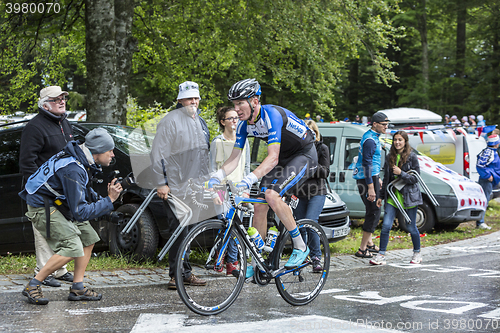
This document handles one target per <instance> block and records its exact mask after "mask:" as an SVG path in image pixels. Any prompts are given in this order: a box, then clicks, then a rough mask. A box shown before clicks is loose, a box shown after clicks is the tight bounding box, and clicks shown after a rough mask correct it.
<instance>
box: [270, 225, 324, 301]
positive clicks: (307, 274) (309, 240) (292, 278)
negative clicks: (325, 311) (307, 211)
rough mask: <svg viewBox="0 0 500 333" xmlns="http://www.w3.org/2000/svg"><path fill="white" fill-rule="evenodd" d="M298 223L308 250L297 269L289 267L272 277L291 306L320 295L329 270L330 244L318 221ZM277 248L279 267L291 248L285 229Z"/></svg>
mask: <svg viewBox="0 0 500 333" xmlns="http://www.w3.org/2000/svg"><path fill="white" fill-rule="evenodd" d="M297 225H298V227H299V230H300V233H301V235H302V238H303V239H304V242H305V243H306V245H307V246H308V247H309V249H310V250H311V252H310V254H309V256H308V257H307V259H306V260H305V261H304V263H303V264H302V265H301V266H299V268H297V269H294V270H292V271H290V270H288V271H287V273H285V274H283V275H281V276H278V277H276V279H275V280H276V287H277V288H278V292H279V293H280V295H281V297H283V299H284V300H285V301H287V302H288V303H289V304H291V305H306V304H309V303H310V302H312V301H313V300H314V299H315V298H316V297H317V296H318V295H319V293H320V292H321V290H322V289H323V286H324V285H325V283H326V279H327V277H328V271H329V269H330V246H329V243H328V239H327V238H326V235H325V233H324V231H323V229H322V228H321V226H320V225H319V224H318V223H316V222H314V221H312V220H300V221H298V222H297ZM305 235H307V236H305ZM315 244H316V245H315ZM318 245H319V246H318ZM277 250H278V252H277V255H278V259H279V267H283V266H285V264H286V262H287V261H288V259H289V257H290V254H291V253H292V250H293V245H292V241H291V237H290V234H289V233H288V231H285V234H284V235H283V239H282V240H281V241H280V243H279V246H278V249H277ZM316 259H318V260H316ZM318 264H319V265H321V268H319V267H318Z"/></svg>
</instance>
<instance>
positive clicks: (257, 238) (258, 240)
mask: <svg viewBox="0 0 500 333" xmlns="http://www.w3.org/2000/svg"><path fill="white" fill-rule="evenodd" d="M248 235H249V236H250V239H251V240H252V241H253V242H254V244H255V246H256V247H257V250H259V252H262V249H263V248H264V240H262V237H261V235H260V234H259V232H258V231H257V229H255V228H254V227H250V228H248Z"/></svg>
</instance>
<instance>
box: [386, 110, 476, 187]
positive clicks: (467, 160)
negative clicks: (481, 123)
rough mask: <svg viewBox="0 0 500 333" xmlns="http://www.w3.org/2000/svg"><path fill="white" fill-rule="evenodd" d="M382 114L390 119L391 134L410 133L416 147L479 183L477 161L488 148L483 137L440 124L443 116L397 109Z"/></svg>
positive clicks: (424, 111)
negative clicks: (401, 131) (482, 151)
mask: <svg viewBox="0 0 500 333" xmlns="http://www.w3.org/2000/svg"><path fill="white" fill-rule="evenodd" d="M380 111H381V112H383V113H384V114H385V115H386V116H387V118H389V121H390V125H389V126H390V127H389V128H388V130H387V131H388V132H389V133H394V132H396V131H397V130H400V129H402V130H404V131H406V132H407V133H408V134H409V138H410V145H411V146H412V147H413V148H415V149H417V150H418V151H420V152H421V153H423V154H425V155H427V156H429V157H430V158H432V159H433V160H434V161H436V162H438V163H441V164H443V165H445V166H446V167H448V168H450V169H451V170H453V171H455V172H457V173H459V174H461V175H463V176H465V177H467V178H470V179H472V180H474V181H478V180H479V174H478V172H477V170H476V162H477V155H478V154H479V153H480V152H481V150H483V149H484V148H486V140H485V139H484V138H483V137H478V136H477V135H475V134H468V133H467V131H466V130H464V129H463V128H461V127H448V126H446V127H445V126H444V125H443V124H440V123H441V121H442V117H441V116H440V115H438V114H437V113H434V112H432V111H429V110H424V109H415V108H396V109H387V110H380Z"/></svg>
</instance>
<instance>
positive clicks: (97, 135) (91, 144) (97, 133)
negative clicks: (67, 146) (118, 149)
mask: <svg viewBox="0 0 500 333" xmlns="http://www.w3.org/2000/svg"><path fill="white" fill-rule="evenodd" d="M85 146H86V147H87V148H88V149H89V150H90V152H91V153H92V154H103V153H105V152H107V151H110V150H112V149H114V148H115V142H114V141H113V138H112V137H111V135H109V133H108V131H106V130H105V129H104V128H101V127H98V128H94V129H93V130H92V131H90V132H88V133H87V135H85Z"/></svg>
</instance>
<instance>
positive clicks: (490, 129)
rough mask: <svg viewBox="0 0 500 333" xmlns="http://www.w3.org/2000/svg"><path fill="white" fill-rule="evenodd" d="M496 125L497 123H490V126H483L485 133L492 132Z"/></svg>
mask: <svg viewBox="0 0 500 333" xmlns="http://www.w3.org/2000/svg"><path fill="white" fill-rule="evenodd" d="M496 127H497V125H489V126H486V127H483V132H484V133H485V134H488V133H490V132H493V131H494V130H495V128H496Z"/></svg>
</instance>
